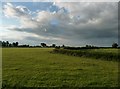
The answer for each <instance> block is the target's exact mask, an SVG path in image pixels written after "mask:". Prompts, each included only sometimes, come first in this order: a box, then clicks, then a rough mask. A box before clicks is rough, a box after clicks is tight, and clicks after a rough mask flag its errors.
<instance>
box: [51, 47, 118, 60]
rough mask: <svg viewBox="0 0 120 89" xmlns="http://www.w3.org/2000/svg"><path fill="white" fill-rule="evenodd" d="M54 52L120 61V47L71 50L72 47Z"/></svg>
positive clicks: (54, 51)
mask: <svg viewBox="0 0 120 89" xmlns="http://www.w3.org/2000/svg"><path fill="white" fill-rule="evenodd" d="M53 53H61V54H66V55H71V56H79V57H86V58H93V59H102V60H109V61H120V60H119V59H118V58H119V57H120V55H118V49H113V48H108V49H80V50H70V49H54V50H53Z"/></svg>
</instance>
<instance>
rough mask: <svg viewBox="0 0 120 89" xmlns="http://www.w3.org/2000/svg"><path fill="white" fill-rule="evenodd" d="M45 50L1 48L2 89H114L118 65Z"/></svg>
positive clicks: (116, 81)
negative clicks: (38, 88)
mask: <svg viewBox="0 0 120 89" xmlns="http://www.w3.org/2000/svg"><path fill="white" fill-rule="evenodd" d="M52 50H53V49H47V48H46V49H45V48H3V49H2V52H3V57H2V58H3V59H2V60H3V87H117V86H118V63H117V62H115V61H105V60H94V59H92V58H84V57H74V56H68V55H64V54H53V53H50V51H52Z"/></svg>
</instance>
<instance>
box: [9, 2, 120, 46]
mask: <svg viewBox="0 0 120 89" xmlns="http://www.w3.org/2000/svg"><path fill="white" fill-rule="evenodd" d="M55 5H56V6H58V7H60V8H62V7H64V8H65V9H67V10H68V13H64V11H62V9H61V10H60V11H58V12H56V13H52V12H47V11H41V12H38V13H37V16H36V17H35V18H34V20H32V19H31V17H25V15H24V13H23V12H21V11H20V10H18V9H15V11H16V10H18V12H17V13H18V14H19V15H21V16H23V17H22V18H27V20H26V21H25V20H24V19H22V21H21V28H13V29H10V30H16V31H23V32H28V33H34V34H36V35H39V36H44V37H47V38H50V37H52V38H59V39H60V38H61V39H63V41H61V43H62V42H63V43H68V42H70V44H74V45H77V44H83V43H84V44H87V43H91V42H92V43H93V44H94V43H96V42H97V43H96V44H101V45H108V43H112V42H113V41H114V40H115V41H116V40H117V35H118V33H117V31H118V28H117V27H118V26H117V25H118V14H117V13H118V11H117V8H118V7H117V3H78V2H77V3H70V2H69V3H57V4H55ZM23 10H25V11H26V10H27V9H25V8H23ZM9 15H13V14H9ZM15 15H16V14H15ZM16 16H17V15H16ZM23 20H24V21H23ZM54 20H55V21H58V22H57V24H54V23H52V21H54ZM23 23H24V24H23ZM25 23H26V24H25ZM27 24H28V25H27ZM29 24H30V25H29ZM29 26H30V27H29ZM26 39H28V40H30V39H31V40H36V41H39V40H40V39H39V38H32V37H28V38H26ZM50 40H51V41H53V42H58V41H55V40H52V39H48V40H46V41H49V42H50ZM80 40H81V42H82V43H81V42H79V41H80ZM99 40H100V41H99ZM101 40H102V41H103V42H101ZM106 40H107V41H106ZM58 43H59V42H58Z"/></svg>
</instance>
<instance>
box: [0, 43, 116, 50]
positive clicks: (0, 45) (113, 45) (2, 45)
mask: <svg viewBox="0 0 120 89" xmlns="http://www.w3.org/2000/svg"><path fill="white" fill-rule="evenodd" d="M0 47H47V48H50V47H53V48H57V49H59V48H64V49H73V50H74V49H75V50H76V49H94V48H101V47H97V46H93V45H86V46H85V47H70V46H65V45H62V46H56V44H52V45H50V46H49V45H47V44H46V43H40V45H35V46H30V45H29V44H23V45H20V44H19V42H13V43H10V42H9V41H0ZM111 47H112V48H118V44H117V43H113V44H112V45H111Z"/></svg>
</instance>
